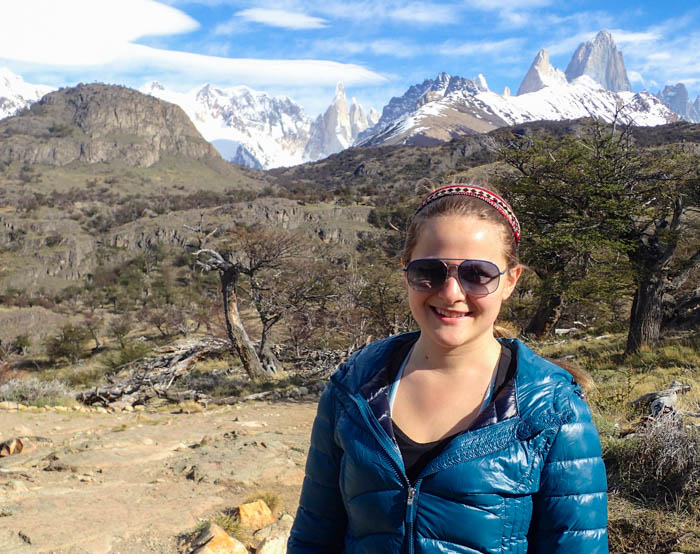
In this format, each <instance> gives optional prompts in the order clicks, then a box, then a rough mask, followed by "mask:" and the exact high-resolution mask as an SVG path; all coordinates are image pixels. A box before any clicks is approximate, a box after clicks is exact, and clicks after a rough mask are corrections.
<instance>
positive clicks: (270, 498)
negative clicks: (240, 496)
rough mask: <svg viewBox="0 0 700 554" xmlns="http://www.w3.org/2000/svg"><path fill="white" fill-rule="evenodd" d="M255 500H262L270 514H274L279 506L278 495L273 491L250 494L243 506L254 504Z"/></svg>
mask: <svg viewBox="0 0 700 554" xmlns="http://www.w3.org/2000/svg"><path fill="white" fill-rule="evenodd" d="M257 500H262V501H263V502H264V503H265V504H267V507H268V508H270V511H271V512H274V511H275V510H276V509H277V508H278V507H279V505H280V495H279V494H277V493H276V492H274V491H262V492H256V493H254V494H251V495H250V496H248V498H246V499H245V504H248V503H249V502H256V501H257Z"/></svg>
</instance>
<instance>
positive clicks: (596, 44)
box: [566, 31, 632, 92]
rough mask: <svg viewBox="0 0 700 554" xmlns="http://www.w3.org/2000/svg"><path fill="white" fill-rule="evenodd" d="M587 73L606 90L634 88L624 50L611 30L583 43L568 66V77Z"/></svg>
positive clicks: (601, 32) (617, 90) (572, 77)
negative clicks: (624, 57)
mask: <svg viewBox="0 0 700 554" xmlns="http://www.w3.org/2000/svg"><path fill="white" fill-rule="evenodd" d="M582 75H587V76H588V77H590V78H591V79H593V80H594V81H595V82H597V83H598V84H599V85H600V86H602V87H603V88H604V89H605V90H612V91H616V92H619V91H629V90H632V87H631V86H630V81H629V78H628V77H627V69H626V68H625V62H624V60H623V58H622V52H620V51H619V50H618V49H617V46H616V45H615V41H614V40H613V37H612V35H611V34H610V32H609V31H600V32H599V33H598V34H597V35H596V36H595V38H594V39H593V40H589V41H588V42H584V43H581V44H580V45H579V47H578V48H577V49H576V51H575V52H574V55H573V56H572V58H571V61H570V62H569V65H568V67H567V68H566V78H567V79H568V80H569V81H573V80H574V79H576V78H577V77H581V76H582Z"/></svg>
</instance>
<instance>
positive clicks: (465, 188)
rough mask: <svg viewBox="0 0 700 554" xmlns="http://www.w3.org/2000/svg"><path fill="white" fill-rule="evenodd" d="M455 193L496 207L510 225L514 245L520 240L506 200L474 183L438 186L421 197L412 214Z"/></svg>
mask: <svg viewBox="0 0 700 554" xmlns="http://www.w3.org/2000/svg"><path fill="white" fill-rule="evenodd" d="M455 195H459V196H471V197H473V198H478V199H479V200H483V201H484V202H486V203H488V204H490V205H491V206H493V207H494V208H496V209H497V210H498V212H499V213H500V214H501V215H502V216H503V217H504V218H505V219H506V221H507V222H508V225H510V228H511V230H512V231H513V236H514V237H515V244H516V246H517V245H518V243H519V242H520V223H518V218H517V217H515V212H513V208H511V207H510V205H509V204H508V202H506V201H505V200H503V198H501V197H500V196H498V195H497V194H496V193H495V192H491V191H490V190H486V189H484V188H481V187H477V186H475V185H467V184H463V183H457V184H454V185H447V186H446V187H440V188H439V189H437V190H434V191H433V192H431V193H430V194H429V195H428V196H426V197H425V198H424V199H423V201H422V202H421V203H420V206H418V209H417V210H416V213H415V214H414V215H418V213H419V212H420V211H421V210H422V209H423V208H425V207H426V206H427V205H428V204H431V203H433V202H435V201H436V200H439V199H440V198H444V197H445V196H455Z"/></svg>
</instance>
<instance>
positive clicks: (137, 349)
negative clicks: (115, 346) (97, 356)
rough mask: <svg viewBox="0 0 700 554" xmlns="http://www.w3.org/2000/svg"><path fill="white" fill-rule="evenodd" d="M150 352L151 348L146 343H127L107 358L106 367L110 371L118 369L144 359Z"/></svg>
mask: <svg viewBox="0 0 700 554" xmlns="http://www.w3.org/2000/svg"><path fill="white" fill-rule="evenodd" d="M149 351H150V347H149V346H148V345H147V344H146V343H143V342H131V341H127V342H125V343H124V346H122V347H121V348H120V349H119V350H117V351H116V352H113V353H112V354H110V355H109V356H107V357H106V358H105V365H106V366H107V367H109V368H110V369H117V368H119V367H121V366H123V365H126V364H128V363H131V362H133V361H135V360H139V359H141V358H143V357H144V356H145V355H146V354H148V352H149Z"/></svg>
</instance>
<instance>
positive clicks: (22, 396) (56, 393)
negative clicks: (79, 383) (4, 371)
mask: <svg viewBox="0 0 700 554" xmlns="http://www.w3.org/2000/svg"><path fill="white" fill-rule="evenodd" d="M71 397H72V395H71V392H70V391H69V390H68V389H67V388H66V386H65V385H64V384H63V383H62V382H61V381H57V380H55V379H53V380H51V381H40V380H39V379H37V378H36V377H29V378H27V379H12V380H11V381H8V382H7V383H5V384H4V385H0V401H4V400H9V401H10V402H20V403H22V404H29V405H33V406H43V405H44V404H65V403H67V402H68V401H70V400H72V398H71Z"/></svg>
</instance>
